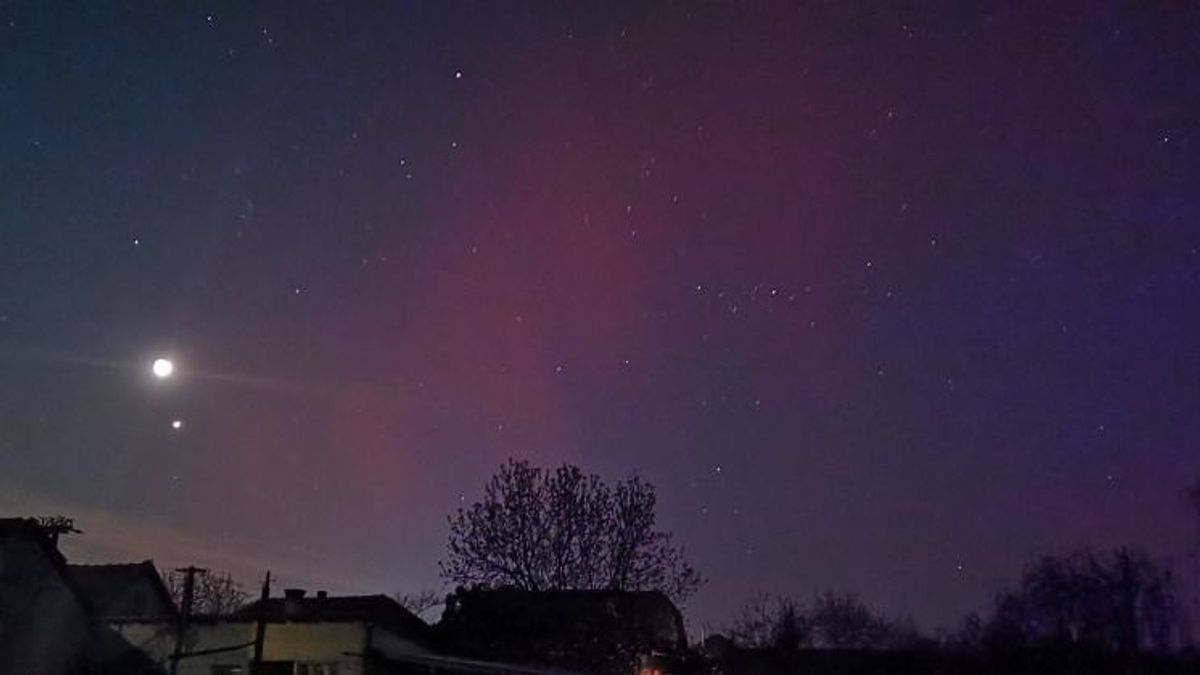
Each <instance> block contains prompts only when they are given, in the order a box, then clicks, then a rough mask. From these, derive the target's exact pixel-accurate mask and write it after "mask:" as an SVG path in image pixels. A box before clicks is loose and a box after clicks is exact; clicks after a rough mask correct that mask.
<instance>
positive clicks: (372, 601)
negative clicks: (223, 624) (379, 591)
mask: <svg viewBox="0 0 1200 675" xmlns="http://www.w3.org/2000/svg"><path fill="white" fill-rule="evenodd" d="M260 616H261V617H262V618H263V619H265V620H266V621H268V622H271V623H284V622H288V621H291V622H317V621H325V622H329V623H352V622H358V621H363V622H368V623H373V624H376V625H379V626H385V627H389V628H391V629H393V630H395V631H397V632H400V633H402V634H404V635H407V636H410V637H413V638H418V639H423V638H424V637H425V636H426V633H427V632H428V630H429V626H428V625H427V624H426V623H425V622H424V621H422V620H421V619H420V618H418V617H417V616H416V615H415V614H413V613H412V612H409V611H408V610H407V609H404V607H402V606H401V605H400V603H398V602H396V601H395V600H393V599H392V598H390V597H388V596H386V595H344V596H326V597H320V596H317V597H305V598H268V599H267V600H266V601H265V604H264V601H262V600H257V601H255V602H252V603H250V604H248V605H246V606H245V607H243V608H241V609H239V610H238V611H236V612H234V613H233V614H232V615H231V616H230V620H235V621H236V620H244V621H256V620H258V619H259V617H260Z"/></svg>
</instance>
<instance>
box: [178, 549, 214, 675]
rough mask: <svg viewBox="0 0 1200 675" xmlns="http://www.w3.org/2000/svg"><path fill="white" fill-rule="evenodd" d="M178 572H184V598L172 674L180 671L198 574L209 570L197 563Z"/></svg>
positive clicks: (180, 607) (181, 602)
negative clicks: (185, 633) (180, 660)
mask: <svg viewBox="0 0 1200 675" xmlns="http://www.w3.org/2000/svg"><path fill="white" fill-rule="evenodd" d="M175 571H176V572H183V574H184V577H183V598H182V599H181V601H180V603H179V621H178V623H177V624H176V626H175V653H174V654H172V655H171V675H178V673H179V659H181V658H183V637H184V632H185V631H187V625H188V619H190V618H192V602H193V600H194V599H195V595H196V574H197V573H200V574H203V573H207V572H208V570H206V569H201V568H199V567H196V566H195V565H188V566H187V567H184V568H177V569H176V570H175Z"/></svg>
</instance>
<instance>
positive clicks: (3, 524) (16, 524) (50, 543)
mask: <svg viewBox="0 0 1200 675" xmlns="http://www.w3.org/2000/svg"><path fill="white" fill-rule="evenodd" d="M10 538H11V539H18V538H19V539H27V540H30V541H36V542H37V543H38V546H39V547H40V548H41V549H42V551H43V552H44V553H45V554H46V557H47V558H49V559H50V560H51V561H52V562H53V564H54V565H55V566H56V567H61V566H62V565H64V564H65V563H66V559H65V558H63V555H62V553H59V551H58V546H56V545H55V544H54V539H53V538H52V537H51V535H50V534H49V533H47V531H46V528H44V527H42V525H41V523H39V522H38V521H37V520H36V519H34V518H0V539H10Z"/></svg>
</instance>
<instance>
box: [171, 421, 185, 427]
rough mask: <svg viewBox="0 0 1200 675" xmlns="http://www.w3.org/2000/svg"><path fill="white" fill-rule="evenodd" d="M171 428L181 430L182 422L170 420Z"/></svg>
mask: <svg viewBox="0 0 1200 675" xmlns="http://www.w3.org/2000/svg"><path fill="white" fill-rule="evenodd" d="M171 428H172V429H182V428H183V420H171Z"/></svg>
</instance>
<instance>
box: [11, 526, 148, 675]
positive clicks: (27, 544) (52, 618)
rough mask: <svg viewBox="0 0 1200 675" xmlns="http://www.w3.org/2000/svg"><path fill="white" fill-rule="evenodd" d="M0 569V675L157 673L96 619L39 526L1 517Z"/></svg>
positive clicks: (134, 648) (145, 660) (129, 646)
mask: <svg viewBox="0 0 1200 675" xmlns="http://www.w3.org/2000/svg"><path fill="white" fill-rule="evenodd" d="M0 568H2V570H0V571H2V572H3V575H0V576H4V577H5V579H4V581H5V582H6V583H3V584H0V626H2V627H4V629H5V631H4V635H3V636H0V637H2V638H3V639H0V672H5V673H7V672H22V673H29V672H38V673H66V672H77V671H76V670H75V669H72V666H71V664H79V663H83V664H85V667H86V668H87V672H89V673H93V672H94V673H98V674H99V673H112V674H114V675H115V674H116V673H151V672H155V673H160V672H162V669H161V668H159V667H158V666H156V665H154V664H153V663H152V662H151V661H150V660H149V658H148V657H147V656H146V655H145V654H143V653H142V652H141V651H140V650H139V649H137V648H136V647H134V646H133V645H131V644H129V643H128V642H127V641H126V640H125V639H124V638H122V637H121V636H120V635H118V634H117V633H116V632H115V631H113V630H112V629H110V628H109V627H108V626H107V625H106V624H105V622H103V621H102V620H98V619H99V617H98V616H97V615H96V614H95V613H94V612H93V611H92V610H93V608H92V605H91V603H90V602H88V599H87V597H86V596H85V594H84V593H83V590H82V589H81V588H80V587H79V585H78V584H76V583H75V582H74V580H73V579H71V577H70V576H69V575H68V573H67V565H66V564H65V561H64V558H63V556H62V554H61V553H59V551H58V549H57V547H56V546H55V545H54V541H53V537H52V536H51V535H50V534H48V532H47V531H46V528H44V527H42V526H41V525H40V524H39V523H38V521H36V520H34V519H29V518H0Z"/></svg>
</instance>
